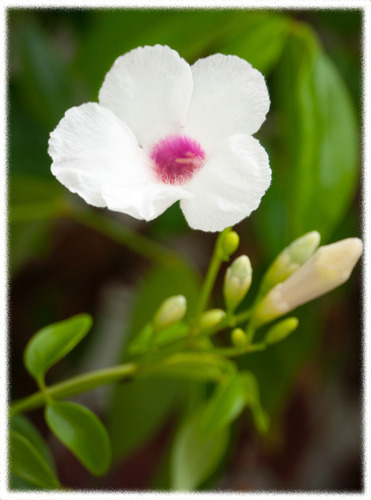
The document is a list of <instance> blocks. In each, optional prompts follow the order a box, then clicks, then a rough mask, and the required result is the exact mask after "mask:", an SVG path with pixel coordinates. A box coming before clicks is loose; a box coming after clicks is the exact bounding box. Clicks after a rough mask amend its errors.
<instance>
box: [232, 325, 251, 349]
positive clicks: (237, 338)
mask: <svg viewBox="0 0 371 500" xmlns="http://www.w3.org/2000/svg"><path fill="white" fill-rule="evenodd" d="M231 341H232V344H233V345H234V346H235V347H237V348H238V349H242V348H244V347H246V346H247V344H248V340H247V335H246V332H244V331H243V330H242V328H235V329H234V330H232V333H231Z"/></svg>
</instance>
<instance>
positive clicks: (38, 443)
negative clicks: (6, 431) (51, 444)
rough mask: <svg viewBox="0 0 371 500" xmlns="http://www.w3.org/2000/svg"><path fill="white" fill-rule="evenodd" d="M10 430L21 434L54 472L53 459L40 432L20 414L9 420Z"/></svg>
mask: <svg viewBox="0 0 371 500" xmlns="http://www.w3.org/2000/svg"><path fill="white" fill-rule="evenodd" d="M10 428H11V430H12V431H15V432H17V433H18V434H21V435H22V436H23V437H24V438H26V439H27V440H28V441H29V442H30V443H31V444H32V445H33V446H34V448H35V449H36V450H37V451H38V452H39V453H40V455H41V456H42V457H43V459H44V460H45V461H46V462H47V464H48V465H49V466H50V467H51V469H52V470H53V471H54V472H56V468H55V464H54V460H53V457H52V455H51V453H50V451H49V448H48V446H47V444H46V442H45V441H44V439H43V437H42V435H41V434H40V432H39V431H38V430H37V429H36V427H35V426H34V425H33V424H32V423H31V422H30V420H28V418H26V417H25V416H24V415H22V414H21V413H18V414H17V415H14V416H13V417H12V418H11V420H10Z"/></svg>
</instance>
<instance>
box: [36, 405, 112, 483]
mask: <svg viewBox="0 0 371 500" xmlns="http://www.w3.org/2000/svg"><path fill="white" fill-rule="evenodd" d="M45 420H46V422H47V424H48V426H49V428H50V429H51V431H52V432H53V433H54V434H55V435H56V436H57V438H58V439H59V440H60V441H62V443H63V444H64V445H65V446H66V447H67V448H68V449H69V450H70V451H71V452H72V453H73V454H74V455H75V456H76V457H77V458H78V459H79V460H80V462H81V463H82V464H83V465H84V466H85V467H86V468H87V469H88V470H89V471H90V472H91V473H92V474H94V475H96V476H100V475H102V474H104V473H105V472H107V470H108V467H109V465H110V463H111V444H110V440H109V437H108V432H107V430H106V428H105V427H104V425H103V424H102V422H101V421H100V420H99V418H98V417H97V416H96V415H95V414H94V413H92V412H91V411H90V410H88V408H86V407H85V406H81V405H79V404H77V403H70V402H56V401H53V402H50V403H48V404H47V406H46V409H45Z"/></svg>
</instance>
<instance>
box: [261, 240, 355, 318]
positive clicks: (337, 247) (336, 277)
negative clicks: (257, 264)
mask: <svg viewBox="0 0 371 500" xmlns="http://www.w3.org/2000/svg"><path fill="white" fill-rule="evenodd" d="M362 248H363V244H362V241H361V240H360V239H358V238H348V239H345V240H342V241H338V242H337V243H333V244H331V245H326V246H323V247H321V248H319V249H318V250H317V252H316V253H315V254H314V255H313V256H312V257H311V258H310V259H309V260H308V261H307V262H306V263H305V264H303V265H302V266H301V267H300V269H298V270H297V271H296V272H295V273H294V274H292V275H291V276H290V277H289V278H288V279H287V280H286V281H284V282H283V283H280V284H278V285H276V286H275V287H274V288H272V289H271V290H270V291H269V292H268V294H267V295H266V296H265V297H264V298H263V299H262V301H261V302H260V304H259V305H258V307H257V308H256V310H255V322H256V324H257V325H262V324H264V323H268V322H269V321H272V320H273V319H275V318H278V317H279V316H282V315H283V314H286V313H288V312H289V311H292V310H293V309H295V308H296V307H298V306H300V305H301V304H304V303H305V302H309V301H310V300H313V299H315V298H317V297H319V296H321V295H324V294H325V293H327V292H329V291H330V290H333V289H334V288H336V287H338V286H340V285H342V284H343V283H345V281H347V279H348V278H349V276H350V274H351V272H352V270H353V268H354V266H355V265H356V263H357V261H358V259H359V257H360V255H361V253H362Z"/></svg>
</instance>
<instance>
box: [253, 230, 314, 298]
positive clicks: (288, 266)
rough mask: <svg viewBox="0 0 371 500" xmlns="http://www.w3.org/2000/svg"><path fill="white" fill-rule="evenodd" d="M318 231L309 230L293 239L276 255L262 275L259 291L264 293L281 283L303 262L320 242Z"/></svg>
mask: <svg viewBox="0 0 371 500" xmlns="http://www.w3.org/2000/svg"><path fill="white" fill-rule="evenodd" d="M320 239H321V236H320V234H319V232H318V231H311V232H310V233H307V234H304V236H301V237H300V238H298V239H296V240H294V241H293V242H292V243H291V244H290V245H289V246H288V247H286V248H285V249H284V250H282V252H281V253H280V254H279V255H278V256H277V257H276V259H275V260H274V261H273V263H272V264H271V266H270V267H269V268H268V270H267V272H266V273H265V275H264V278H263V282H262V285H261V292H262V294H265V293H266V292H267V291H268V290H270V289H271V288H273V287H274V286H275V285H277V284H278V283H282V281H285V280H286V279H287V278H288V277H289V276H291V275H292V274H293V273H294V272H295V271H297V270H298V269H299V267H300V266H301V265H302V264H304V263H305V262H306V261H307V260H308V259H309V258H310V257H311V256H312V255H313V253H314V252H315V250H316V249H317V248H318V245H319V243H320Z"/></svg>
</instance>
